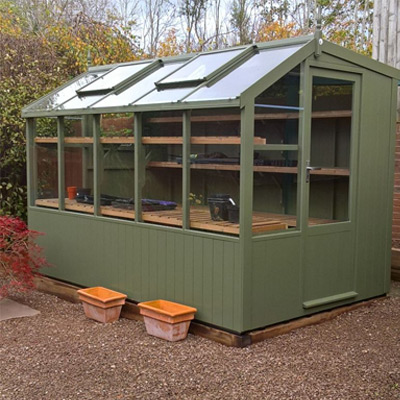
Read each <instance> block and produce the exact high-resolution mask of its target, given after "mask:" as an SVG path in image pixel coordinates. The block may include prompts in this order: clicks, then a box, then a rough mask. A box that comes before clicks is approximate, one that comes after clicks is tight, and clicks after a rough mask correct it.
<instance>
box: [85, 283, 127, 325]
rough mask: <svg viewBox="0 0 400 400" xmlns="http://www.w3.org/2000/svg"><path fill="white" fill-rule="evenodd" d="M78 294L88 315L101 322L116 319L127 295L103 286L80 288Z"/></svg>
mask: <svg viewBox="0 0 400 400" xmlns="http://www.w3.org/2000/svg"><path fill="white" fill-rule="evenodd" d="M78 294H79V299H80V300H81V301H82V305H83V310H84V311H85V314H86V316H87V317H88V318H91V319H94V320H95V321H99V322H114V321H116V320H117V319H118V318H119V315H120V314H121V308H122V306H123V305H124V304H125V299H126V297H127V296H126V294H122V293H118V292H115V291H114V290H110V289H106V288H104V287H101V286H97V287H92V288H87V289H80V290H78Z"/></svg>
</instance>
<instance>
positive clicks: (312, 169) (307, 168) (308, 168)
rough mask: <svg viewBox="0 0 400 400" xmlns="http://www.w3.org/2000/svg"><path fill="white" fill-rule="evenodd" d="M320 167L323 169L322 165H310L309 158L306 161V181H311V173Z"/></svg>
mask: <svg viewBox="0 0 400 400" xmlns="http://www.w3.org/2000/svg"><path fill="white" fill-rule="evenodd" d="M320 169H321V167H312V166H311V165H310V160H307V161H306V183H309V182H310V173H311V171H318V170H320Z"/></svg>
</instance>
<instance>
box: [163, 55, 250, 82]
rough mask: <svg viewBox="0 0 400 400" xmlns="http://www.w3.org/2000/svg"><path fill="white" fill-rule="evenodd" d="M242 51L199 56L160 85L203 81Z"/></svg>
mask: <svg viewBox="0 0 400 400" xmlns="http://www.w3.org/2000/svg"><path fill="white" fill-rule="evenodd" d="M243 51H244V49H239V50H229V51H221V52H218V53H210V54H207V53H206V54H200V55H199V56H198V57H195V58H194V59H193V60H192V61H189V63H188V64H186V65H185V66H184V67H182V68H181V69H179V70H178V71H176V72H175V73H173V74H172V75H170V76H168V77H167V78H165V79H163V80H162V81H161V82H160V83H175V82H186V81H191V80H196V79H204V78H205V77H206V76H207V75H209V74H210V73H212V72H213V71H215V70H216V69H217V68H219V67H221V66H222V65H224V64H225V63H227V62H228V61H230V60H231V59H232V58H234V57H235V56H237V55H238V54H240V53H241V52H243Z"/></svg>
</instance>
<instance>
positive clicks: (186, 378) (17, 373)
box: [0, 283, 400, 400]
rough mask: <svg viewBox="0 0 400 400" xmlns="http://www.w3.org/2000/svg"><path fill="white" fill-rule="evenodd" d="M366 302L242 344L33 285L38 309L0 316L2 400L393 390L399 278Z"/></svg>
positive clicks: (397, 369)
mask: <svg viewBox="0 0 400 400" xmlns="http://www.w3.org/2000/svg"><path fill="white" fill-rule="evenodd" d="M393 289H394V290H393V295H392V296H391V297H390V298H387V299H385V300H380V301H376V302H374V303H373V304H372V305H371V306H369V307H364V308H361V309H358V310H355V311H353V312H351V313H348V314H345V315H341V316H340V317H338V318H336V319H334V320H332V321H329V322H326V323H323V324H320V325H315V326H311V327H306V328H302V329H299V330H297V331H295V332H292V333H290V334H287V335H283V336H280V337H277V338H274V339H270V340H267V341H264V342H262V343H259V344H256V345H253V346H250V347H247V348H244V349H236V348H228V347H225V346H223V345H220V344H217V343H214V342H211V341H209V340H206V339H203V338H200V337H196V336H193V335H189V336H188V338H187V339H186V340H185V341H183V342H177V343H169V342H165V341H162V340H159V339H156V338H152V337H150V336H147V335H146V333H145V327H144V324H143V323H142V322H138V321H131V320H127V319H121V320H119V321H117V322H115V323H113V324H111V325H103V324H100V323H96V322H94V321H91V320H88V319H86V318H85V317H84V315H83V312H82V309H81V306H80V305H79V304H72V303H69V302H66V301H63V300H60V299H58V298H57V297H54V296H50V295H46V294H43V293H39V292H33V293H31V294H30V295H24V296H18V297H14V300H17V301H20V302H21V303H24V304H27V305H29V306H31V307H33V308H35V309H37V310H40V311H41V314H40V315H38V316H35V317H31V318H22V319H15V320H7V321H3V322H0V399H7V400H24V399H26V400H47V399H49V400H62V399H79V400H90V399H110V400H118V399H124V400H125V399H157V400H158V399H246V400H247V399H277V400H285V399H295V400H302V399H318V400H321V399H335V400H339V399H351V400H357V399H360V400H366V399H383V400H389V399H400V297H398V296H399V294H400V283H393Z"/></svg>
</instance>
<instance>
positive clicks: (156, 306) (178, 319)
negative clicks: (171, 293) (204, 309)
mask: <svg viewBox="0 0 400 400" xmlns="http://www.w3.org/2000/svg"><path fill="white" fill-rule="evenodd" d="M138 306H139V308H140V314H142V315H143V318H144V323H145V325H146V331H147V333H148V334H149V335H152V336H156V337H158V338H161V339H165V340H168V341H170V342H176V341H178V340H182V339H185V338H186V336H187V334H188V331H189V326H190V321H191V320H192V319H193V318H194V314H195V312H196V311H197V310H196V308H193V307H188V306H185V305H183V304H179V303H173V302H172V301H167V300H153V301H146V302H143V303H139V304H138Z"/></svg>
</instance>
